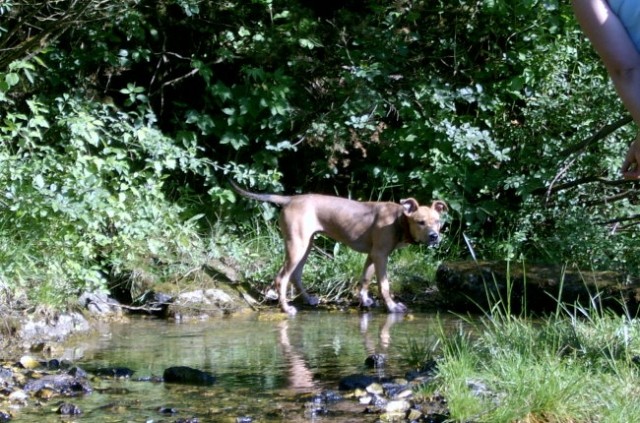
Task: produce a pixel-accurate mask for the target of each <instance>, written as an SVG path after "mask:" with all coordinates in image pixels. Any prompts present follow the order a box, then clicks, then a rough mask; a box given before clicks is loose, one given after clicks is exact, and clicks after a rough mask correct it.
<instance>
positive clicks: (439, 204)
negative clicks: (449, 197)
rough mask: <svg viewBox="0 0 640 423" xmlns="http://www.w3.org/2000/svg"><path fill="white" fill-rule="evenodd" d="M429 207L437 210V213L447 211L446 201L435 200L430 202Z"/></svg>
mask: <svg viewBox="0 0 640 423" xmlns="http://www.w3.org/2000/svg"><path fill="white" fill-rule="evenodd" d="M431 208H432V209H434V210H435V211H437V212H438V213H443V212H448V211H449V207H447V203H445V202H444V201H441V200H436V201H434V202H433V203H431Z"/></svg>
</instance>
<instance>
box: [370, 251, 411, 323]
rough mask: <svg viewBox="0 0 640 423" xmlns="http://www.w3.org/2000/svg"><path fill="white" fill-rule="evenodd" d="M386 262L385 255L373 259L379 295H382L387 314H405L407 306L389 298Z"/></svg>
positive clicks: (386, 257)
mask: <svg viewBox="0 0 640 423" xmlns="http://www.w3.org/2000/svg"><path fill="white" fill-rule="evenodd" d="M387 261H388V256H386V255H384V256H383V255H378V256H375V257H373V263H374V266H375V268H376V278H377V279H378V284H379V285H380V295H382V298H383V299H384V302H385V304H386V305H387V310H388V311H389V313H406V312H407V311H408V309H407V306H405V305H404V304H402V303H396V302H395V301H393V298H391V293H390V292H389V279H388V278H387Z"/></svg>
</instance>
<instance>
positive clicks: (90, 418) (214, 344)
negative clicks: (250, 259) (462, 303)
mask: <svg viewBox="0 0 640 423" xmlns="http://www.w3.org/2000/svg"><path fill="white" fill-rule="evenodd" d="M458 323H459V321H458V319H456V318H455V317H443V316H440V317H438V316H436V315H434V314H420V313H416V314H412V315H409V316H404V317H403V316H394V315H387V314H384V313H356V312H353V313H349V312H328V311H323V310H318V311H304V312H301V313H299V314H298V315H297V316H295V317H294V318H288V319H282V318H280V315H279V314H269V313H267V314H265V313H262V314H250V315H246V316H234V317H230V318H224V319H211V320H207V321H198V322H186V323H184V322H183V323H176V322H172V321H165V320H155V319H144V318H134V319H132V320H131V321H130V322H128V323H119V324H112V325H109V327H108V329H107V330H105V331H103V332H101V333H100V334H98V335H96V336H94V337H93V338H92V339H83V340H78V341H75V342H74V343H72V344H71V345H69V346H68V348H66V349H65V352H64V353H63V355H64V357H61V358H65V359H67V360H70V361H72V362H74V363H75V364H77V365H78V366H80V367H81V368H83V369H86V370H88V371H91V370H92V369H97V368H109V367H127V368H130V369H132V370H134V371H135V373H134V375H133V377H132V378H130V379H120V380H113V379H98V378H96V379H92V387H93V392H92V393H90V394H88V395H84V396H80V397H75V398H69V399H65V401H66V402H71V403H73V404H74V405H76V406H77V407H79V408H80V409H81V410H82V414H81V415H78V416H74V417H73V418H62V417H60V418H58V419H63V420H65V421H77V422H176V421H181V419H185V420H182V421H188V420H186V419H189V418H192V417H195V418H197V421H198V422H201V423H202V422H242V421H247V422H249V421H253V422H280V421H287V422H302V421H304V422H308V421H315V422H318V421H331V422H352V421H365V422H366V421H372V422H373V421H376V420H377V416H375V415H364V414H362V412H363V406H361V405H360V404H358V402H357V401H356V400H342V401H336V402H335V403H331V404H330V405H329V407H328V412H326V413H322V414H317V413H312V412H311V411H310V409H309V407H308V401H309V400H310V397H312V396H313V395H315V394H319V393H321V392H325V393H326V392H329V391H330V392H336V393H338V392H339V391H338V384H339V380H340V379H341V378H343V377H344V376H348V375H351V374H354V373H361V374H371V375H382V376H390V377H402V376H404V374H405V372H406V371H407V370H408V365H407V363H406V361H405V360H403V354H406V351H407V345H408V344H409V343H410V342H414V343H418V344H419V345H423V344H425V343H427V344H428V343H431V344H432V343H434V342H435V340H436V337H437V333H438V331H439V330H440V329H439V328H440V327H444V328H445V330H450V329H451V328H453V327H455V326H456V325H457V324H458ZM374 353H383V354H386V356H387V362H386V365H385V366H384V368H383V370H380V369H377V370H376V369H369V368H367V367H366V366H365V359H366V358H367V357H368V356H369V355H371V354H374ZM172 366H189V367H192V368H195V369H199V370H203V371H206V372H209V373H211V374H213V375H214V376H215V377H216V378H217V381H216V383H215V384H214V385H213V386H204V387H198V386H188V385H177V384H169V383H162V382H152V381H136V379H137V378H148V377H153V376H158V377H160V376H162V374H163V371H164V369H166V368H168V367H172ZM60 402H62V401H61V400H60V399H58V398H55V399H51V400H49V401H43V402H42V404H41V405H39V406H34V405H32V404H31V405H29V406H27V407H24V408H23V409H21V410H19V411H18V412H17V413H16V415H15V419H14V420H15V421H34V422H35V421H53V420H50V419H51V418H52V417H55V414H52V410H55V409H56V408H57V407H58V406H59V403H60ZM56 421H59V420H56ZM193 421H196V420H193Z"/></svg>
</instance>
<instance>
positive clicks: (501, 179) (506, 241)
mask: <svg viewBox="0 0 640 423" xmlns="http://www.w3.org/2000/svg"><path fill="white" fill-rule="evenodd" d="M0 17H1V18H0V160H2V167H1V168H0V169H1V170H0V192H1V193H2V195H1V199H0V201H1V205H2V213H1V214H0V227H1V228H2V231H1V232H0V264H1V266H0V269H2V270H1V271H0V280H1V281H2V283H3V284H4V285H5V286H7V287H11V288H20V289H23V290H24V291H26V292H29V294H30V295H32V296H34V294H37V295H35V297H37V296H38V295H40V296H44V297H49V296H50V295H54V293H55V296H56V297H57V298H65V297H66V296H67V294H70V293H75V292H77V291H79V290H81V289H85V288H104V287H106V286H107V282H108V280H109V279H110V278H111V276H113V275H114V274H122V273H126V272H131V271H134V270H135V271H140V270H141V269H142V270H146V271H152V270H154V271H157V269H158V268H162V266H158V264H167V263H183V264H184V263H185V256H189V255H197V254H196V253H195V252H199V253H201V252H203V251H204V245H205V244H207V241H206V238H207V236H208V235H209V234H210V233H211V227H216V233H217V234H218V233H219V231H220V229H219V228H220V226H222V227H231V223H234V222H235V223H238V220H240V221H249V214H248V213H244V214H243V211H244V205H243V204H244V203H242V204H235V203H234V195H233V194H232V193H231V191H230V190H229V189H228V186H227V184H226V179H227V178H228V177H233V178H236V179H237V180H239V181H240V182H243V183H245V184H247V185H249V186H252V187H254V188H255V189H268V190H282V189H285V191H287V192H296V191H298V192H299V191H319V192H326V193H338V194H340V195H345V196H352V197H355V198H362V199H368V198H373V199H391V200H397V199H399V198H400V197H404V196H409V195H411V196H415V197H416V198H419V199H423V200H424V201H427V200H430V199H431V198H442V199H444V200H446V201H447V202H449V204H450V205H451V209H452V213H451V222H450V226H449V236H448V239H449V240H450V243H449V248H448V249H447V254H449V255H450V256H451V257H456V256H461V255H462V256H464V255H466V254H468V253H469V251H470V249H472V250H473V252H474V253H475V254H476V255H478V256H480V257H483V258H506V259H528V260H550V261H556V262H558V261H559V262H562V263H569V264H577V265H578V266H581V267H586V266H594V267H604V268H621V269H635V268H637V266H638V261H639V259H638V257H636V256H637V254H635V253H634V251H633V250H632V248H631V246H632V245H633V244H634V243H635V240H636V239H637V225H636V224H637V221H638V206H637V200H636V196H635V192H636V191H635V183H633V182H631V183H629V182H619V181H617V179H618V178H619V175H618V172H617V167H618V166H619V164H620V162H621V160H622V154H623V152H624V151H625V149H626V145H627V144H628V143H629V141H630V140H631V137H632V131H633V130H634V128H633V127H632V126H631V125H624V123H625V122H627V121H628V119H626V113H625V112H624V110H623V109H622V106H621V104H620V102H619V101H618V99H617V98H616V96H615V93H614V91H613V89H612V88H611V86H610V84H609V81H608V78H607V76H606V74H605V73H604V69H603V68H602V66H601V64H600V62H599V61H598V59H597V58H596V57H595V55H594V53H593V51H592V49H591V47H590V45H589V43H588V42H587V41H586V40H585V39H584V37H583V35H582V33H581V32H580V31H579V29H578V27H577V25H576V23H575V20H574V18H573V15H572V11H571V9H570V6H569V5H568V4H566V2H562V1H559V0H518V1H497V0H454V1H441V0H440V1H418V0H398V1H395V2H386V1H378V0H366V1H365V0H361V1H356V0H351V1H326V2H320V3H317V2H312V1H308V0H297V1H282V0H252V1H246V2H205V1H200V0H160V1H149V0H123V1H118V2H109V1H105V0H88V1H85V2H74V1H62V0H59V1H50V2H36V1H32V0H13V1H0ZM625 119H626V120H625ZM616 124H617V126H616V128H613V129H616V130H615V131H609V130H607V129H608V126H607V125H616ZM618 127H620V128H618ZM603 128H604V129H605V131H604V132H606V134H605V135H606V136H604V135H602V134H601V133H599V131H600V130H602V129H603ZM609 132H612V133H609ZM265 211H268V209H265ZM267 214H268V213H267ZM238 216H240V218H238ZM225 225H226V226H225ZM203 235H204V236H203ZM465 239H466V240H467V241H469V244H467V242H465V241H464V240H465ZM32 288H36V289H32ZM8 291H11V292H14V293H15V292H17V291H15V290H14V289H10V290H8ZM54 300H55V298H54Z"/></svg>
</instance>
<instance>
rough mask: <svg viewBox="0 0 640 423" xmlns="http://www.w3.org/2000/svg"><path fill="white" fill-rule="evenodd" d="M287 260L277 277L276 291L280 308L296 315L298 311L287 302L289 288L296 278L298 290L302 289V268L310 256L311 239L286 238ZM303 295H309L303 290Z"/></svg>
mask: <svg viewBox="0 0 640 423" xmlns="http://www.w3.org/2000/svg"><path fill="white" fill-rule="evenodd" d="M285 238H286V240H285V259H284V264H283V265H282V268H281V269H280V272H278V276H276V284H275V285H276V291H277V292H278V297H279V301H280V308H281V309H282V311H284V312H285V313H287V314H290V315H294V314H296V312H297V310H296V308H295V307H294V306H292V305H289V303H288V301H287V286H288V284H289V281H290V280H291V278H292V277H293V278H294V281H295V282H296V285H298V288H299V289H300V288H302V268H303V267H304V263H305V260H306V259H307V256H308V254H309V248H310V243H311V239H304V238H299V237H285ZM301 292H302V295H303V296H304V295H307V296H308V294H307V293H306V291H305V290H304V289H301Z"/></svg>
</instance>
